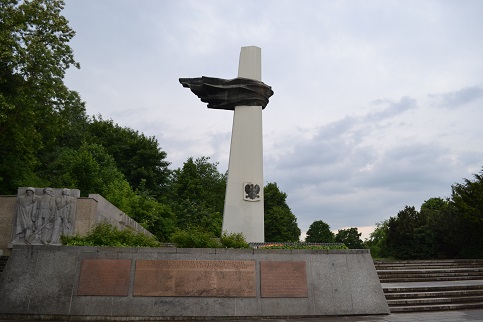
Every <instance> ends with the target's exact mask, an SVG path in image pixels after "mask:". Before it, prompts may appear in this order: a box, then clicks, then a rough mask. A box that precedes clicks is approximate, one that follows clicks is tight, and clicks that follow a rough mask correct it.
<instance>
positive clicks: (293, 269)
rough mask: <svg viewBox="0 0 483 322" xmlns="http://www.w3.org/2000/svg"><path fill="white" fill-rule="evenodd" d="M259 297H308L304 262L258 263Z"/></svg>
mask: <svg viewBox="0 0 483 322" xmlns="http://www.w3.org/2000/svg"><path fill="white" fill-rule="evenodd" d="M260 280H261V281H260V283H261V289H260V295H261V297H308V295H307V272H306V269H305V262H275V261H274V262H260Z"/></svg>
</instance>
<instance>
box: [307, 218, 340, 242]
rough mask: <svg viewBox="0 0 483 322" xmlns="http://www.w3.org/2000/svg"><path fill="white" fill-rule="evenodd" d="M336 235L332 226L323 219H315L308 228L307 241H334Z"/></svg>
mask: <svg viewBox="0 0 483 322" xmlns="http://www.w3.org/2000/svg"><path fill="white" fill-rule="evenodd" d="M334 241H335V236H334V233H333V232H332V231H330V226H329V225H328V224H327V223H325V222H324V221H322V220H316V221H314V222H313V223H312V224H311V225H310V226H309V230H307V236H306V237H305V242H307V243H333V242H334Z"/></svg>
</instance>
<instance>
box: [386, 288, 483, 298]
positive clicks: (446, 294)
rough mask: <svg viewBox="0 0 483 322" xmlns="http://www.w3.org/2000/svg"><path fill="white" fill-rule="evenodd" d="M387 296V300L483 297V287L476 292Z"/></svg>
mask: <svg viewBox="0 0 483 322" xmlns="http://www.w3.org/2000/svg"><path fill="white" fill-rule="evenodd" d="M385 296H386V299H387V300H395V299H415V298H431V297H459V296H461V297H464V296H483V287H482V288H481V289H476V290H456V291H427V292H404V293H386V294H385Z"/></svg>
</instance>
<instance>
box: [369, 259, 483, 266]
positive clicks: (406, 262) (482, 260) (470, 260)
mask: <svg viewBox="0 0 483 322" xmlns="http://www.w3.org/2000/svg"><path fill="white" fill-rule="evenodd" d="M439 263H443V264H448V263H449V264H451V263H456V264H458V263H480V264H482V265H483V259H440V260H394V261H390V260H388V261H377V260H375V261H374V265H378V264H391V265H397V264H411V265H413V264H427V265H435V264H436V265H437V264H439Z"/></svg>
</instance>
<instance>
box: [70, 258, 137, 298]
mask: <svg viewBox="0 0 483 322" xmlns="http://www.w3.org/2000/svg"><path fill="white" fill-rule="evenodd" d="M130 271H131V260H129V259H127V260H119V259H83V260H82V266H81V272H80V278H79V288H78V290H77V295H98V296H127V295H128V292H129V280H130Z"/></svg>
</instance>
